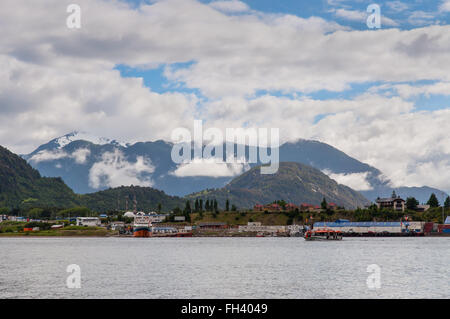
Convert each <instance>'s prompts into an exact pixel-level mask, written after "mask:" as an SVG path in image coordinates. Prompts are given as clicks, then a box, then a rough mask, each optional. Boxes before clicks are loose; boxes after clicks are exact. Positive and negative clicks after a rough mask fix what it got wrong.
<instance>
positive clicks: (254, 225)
mask: <svg viewBox="0 0 450 319" xmlns="http://www.w3.org/2000/svg"><path fill="white" fill-rule="evenodd" d="M238 230H239V232H258V233H272V234H274V233H284V232H286V230H287V228H286V226H276V225H275V226H263V225H262V224H261V223H260V222H248V223H247V225H244V226H242V225H241V226H239V227H238Z"/></svg>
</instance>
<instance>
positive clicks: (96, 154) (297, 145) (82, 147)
mask: <svg viewBox="0 0 450 319" xmlns="http://www.w3.org/2000/svg"><path fill="white" fill-rule="evenodd" d="M234 146H235V148H234V153H235V154H236V145H234ZM172 147H173V144H172V143H170V142H166V141H162V140H158V141H153V142H137V143H122V142H118V141H115V140H110V139H107V138H97V137H93V136H90V135H89V134H87V133H78V132H74V133H70V134H67V135H65V136H62V137H59V138H56V139H54V140H52V141H50V142H48V143H46V144H43V145H41V146H39V147H38V148H37V149H36V150H35V151H33V152H31V153H30V154H27V155H23V156H22V157H23V158H24V159H26V160H27V161H28V163H29V164H30V165H32V166H33V167H34V168H35V169H37V170H38V171H39V172H40V173H41V174H42V175H43V176H48V177H61V178H62V179H63V180H64V181H65V182H66V183H67V184H68V185H69V186H70V187H71V188H72V189H73V190H74V191H75V192H77V193H81V194H84V193H92V192H96V191H99V190H104V189H108V188H111V187H118V186H121V185H125V186H126V185H140V186H147V187H153V188H156V189H160V190H162V191H164V192H165V193H167V194H170V195H173V196H186V195H189V194H191V193H196V192H200V191H202V190H205V189H220V188H223V187H225V186H226V185H227V184H228V183H229V182H230V181H231V180H232V179H233V178H234V177H236V176H239V175H240V174H242V173H244V172H245V171H248V170H249V169H250V168H252V167H255V166H258V165H261V164H262V163H261V162H257V163H248V164H243V165H239V164H228V165H223V164H220V165H222V167H220V168H219V167H218V166H214V165H210V166H208V165H204V164H192V165H181V166H180V165H177V164H175V163H174V162H173V161H172V159H171V151H172ZM251 149H253V147H249V146H245V150H246V153H245V160H247V161H248V159H249V151H250V150H251ZM256 151H257V152H258V148H257V147H256ZM279 154H280V162H295V163H300V164H306V165H309V166H312V167H314V168H316V169H318V170H321V171H322V172H324V173H325V174H327V175H328V176H330V177H331V178H332V179H335V180H336V181H337V182H338V183H341V184H345V185H347V186H349V187H351V188H352V189H355V190H357V191H359V192H360V193H361V194H363V195H364V196H365V197H366V198H367V199H369V200H371V201H374V200H375V199H376V198H377V197H387V196H390V195H391V194H392V191H394V190H395V191H396V193H397V194H399V195H400V196H402V197H404V198H406V197H409V196H414V197H416V198H417V199H418V200H419V202H421V203H423V202H426V201H427V200H428V198H429V196H430V195H431V193H433V192H434V193H436V194H440V193H442V192H441V191H440V190H438V189H436V188H432V187H427V186H423V187H395V188H394V187H392V186H391V185H392V182H391V181H390V180H389V179H387V178H386V177H385V176H384V175H383V173H382V172H381V171H380V170H378V169H377V168H375V167H373V166H370V165H368V164H366V163H362V162H360V161H358V160H357V159H355V158H352V157H350V156H348V155H347V154H345V153H344V152H342V151H340V150H338V149H336V148H334V147H333V146H331V145H328V144H326V143H322V142H318V141H311V140H299V141H297V142H292V143H285V144H282V145H281V146H280V147H279ZM224 160H225V155H224Z"/></svg>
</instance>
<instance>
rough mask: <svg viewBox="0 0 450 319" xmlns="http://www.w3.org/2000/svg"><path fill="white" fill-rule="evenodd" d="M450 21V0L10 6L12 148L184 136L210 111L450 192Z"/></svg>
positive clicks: (1, 53) (1, 47) (3, 41)
mask: <svg viewBox="0 0 450 319" xmlns="http://www.w3.org/2000/svg"><path fill="white" fill-rule="evenodd" d="M72 3H76V4H78V5H79V7H80V8H81V28H79V29H78V28H75V29H71V28H68V27H67V25H66V19H67V17H68V16H69V15H70V13H68V12H67V6H68V5H69V4H72ZM370 4H377V5H379V7H380V9H381V27H380V28H379V29H369V27H368V25H367V23H366V21H367V17H368V15H369V14H370V13H367V7H368V6H369V5H370ZM449 19H450V0H445V1H444V0H436V1H429V0H427V1H425V0H416V1H414V0H413V1H363V0H356V1H346V0H317V1H299V0H293V1H287V0H279V1H268V0H248V1H237V0H232V1H194V0H165V1H115V0H108V1H106V0H70V1H65V0H42V1H33V0H28V1H26V0H2V1H1V2H0V30H2V37H1V38H0V70H1V71H0V145H3V146H5V147H8V148H9V149H10V150H12V151H13V152H16V153H19V154H25V153H29V152H31V151H33V150H34V149H35V148H36V147H38V146H39V145H41V144H43V143H45V142H48V141H49V140H51V139H53V138H55V137H58V136H62V135H64V134H67V133H69V132H72V131H85V132H90V133H92V134H95V135H98V136H105V137H108V138H110V139H117V140H120V141H126V142H135V141H151V140H156V139H165V140H170V136H171V132H172V131H173V129H174V128H177V127H187V128H191V127H192V126H193V121H194V120H195V119H201V120H203V121H204V123H205V124H204V126H205V128H207V127H217V128H220V129H223V130H224V129H225V128H228V127H229V128H239V127H255V128H259V127H275V128H280V134H281V135H280V137H281V140H282V141H295V140H297V139H299V138H304V139H314V140H319V141H322V142H325V143H328V144H330V145H333V146H334V147H336V148H338V149H340V150H342V151H343V152H345V153H347V154H348V155H350V156H353V157H355V158H357V159H358V160H360V161H363V162H365V163H368V164H370V165H373V166H375V167H376V168H378V169H380V170H381V171H382V172H383V173H384V174H385V175H386V176H387V177H388V178H390V179H391V180H392V182H393V183H394V186H422V185H427V186H432V187H437V188H440V189H444V190H447V191H449V190H450V139H449V138H448V137H449V128H450V125H449V123H450V66H449V65H450V27H449Z"/></svg>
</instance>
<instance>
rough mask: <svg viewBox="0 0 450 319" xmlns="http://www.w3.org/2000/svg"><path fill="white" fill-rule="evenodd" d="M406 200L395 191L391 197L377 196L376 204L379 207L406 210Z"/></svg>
mask: <svg viewBox="0 0 450 319" xmlns="http://www.w3.org/2000/svg"><path fill="white" fill-rule="evenodd" d="M405 204H406V202H405V200H404V199H403V198H401V197H400V196H397V195H396V194H395V192H392V196H391V197H390V198H380V197H378V198H377V201H376V205H377V207H378V208H388V209H393V210H396V211H402V212H404V211H405V206H406V205H405Z"/></svg>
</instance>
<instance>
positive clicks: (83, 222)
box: [77, 217, 102, 226]
mask: <svg viewBox="0 0 450 319" xmlns="http://www.w3.org/2000/svg"><path fill="white" fill-rule="evenodd" d="M101 224H102V222H101V221H100V218H98V217H77V226H100V225H101Z"/></svg>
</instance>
